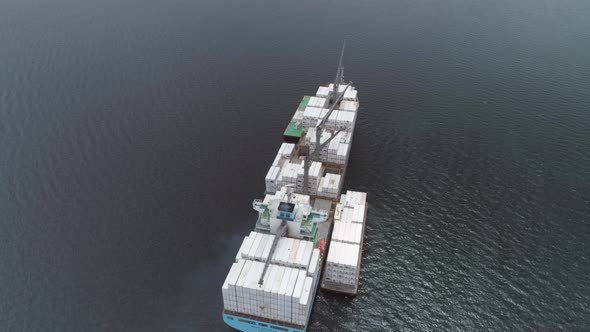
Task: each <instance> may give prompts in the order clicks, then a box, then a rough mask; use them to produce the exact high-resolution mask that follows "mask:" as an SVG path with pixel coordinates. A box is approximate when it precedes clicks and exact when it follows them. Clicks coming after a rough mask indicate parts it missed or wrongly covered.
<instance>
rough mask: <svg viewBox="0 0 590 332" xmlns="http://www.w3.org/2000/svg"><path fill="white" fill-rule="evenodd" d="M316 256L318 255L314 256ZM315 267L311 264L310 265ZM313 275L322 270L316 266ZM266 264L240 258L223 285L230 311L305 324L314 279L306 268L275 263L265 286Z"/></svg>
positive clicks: (267, 270) (224, 298) (224, 302)
mask: <svg viewBox="0 0 590 332" xmlns="http://www.w3.org/2000/svg"><path fill="white" fill-rule="evenodd" d="M313 256H314V257H315V256H316V254H315V253H314V254H313ZM310 266H311V265H310ZM312 269H315V270H314V271H311V272H312V274H313V273H316V275H317V270H318V269H319V268H318V267H317V266H313V267H312ZM263 272H264V263H262V262H256V261H251V260H244V259H240V260H239V261H238V262H237V263H233V264H232V267H231V268H230V271H229V273H228V275H227V278H226V280H225V282H224V283H223V286H222V295H223V304H224V308H225V309H226V310H230V311H233V312H239V313H244V314H248V315H253V316H257V317H262V318H267V319H272V320H277V321H283V322H287V323H291V324H297V325H305V324H306V321H307V317H308V316H309V312H310V310H311V303H312V298H311V296H312V295H313V289H312V287H313V285H314V284H315V283H314V282H313V281H314V279H313V278H312V277H309V276H308V274H310V271H308V270H307V267H306V269H299V268H292V267H286V266H279V265H274V264H271V265H269V266H268V268H267V269H266V273H265V274H264V278H263V279H262V284H260V283H259V282H260V277H261V276H262V273H263Z"/></svg>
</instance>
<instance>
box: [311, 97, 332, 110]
mask: <svg viewBox="0 0 590 332" xmlns="http://www.w3.org/2000/svg"><path fill="white" fill-rule="evenodd" d="M327 102H328V99H326V98H320V97H310V98H309V102H308V103H307V106H308V107H309V106H311V107H319V108H324V107H326V105H327Z"/></svg>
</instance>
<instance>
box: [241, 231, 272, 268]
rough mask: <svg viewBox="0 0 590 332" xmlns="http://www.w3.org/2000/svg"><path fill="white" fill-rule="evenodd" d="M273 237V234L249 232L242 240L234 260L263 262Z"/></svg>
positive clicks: (269, 249) (266, 257)
mask: <svg viewBox="0 0 590 332" xmlns="http://www.w3.org/2000/svg"><path fill="white" fill-rule="evenodd" d="M274 239H275V236H274V234H264V233H258V232H250V235H248V236H246V237H245V238H244V240H243V241H242V245H241V246H240V250H238V254H237V255H236V262H237V261H239V260H240V259H250V260H255V261H260V262H265V261H266V260H267V259H268V256H269V255H270V251H271V249H272V244H273V242H274Z"/></svg>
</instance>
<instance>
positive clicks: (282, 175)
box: [276, 161, 303, 189]
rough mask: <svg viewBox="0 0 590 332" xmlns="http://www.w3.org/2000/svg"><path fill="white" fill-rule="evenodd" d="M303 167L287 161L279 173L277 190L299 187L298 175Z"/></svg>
mask: <svg viewBox="0 0 590 332" xmlns="http://www.w3.org/2000/svg"><path fill="white" fill-rule="evenodd" d="M302 166H303V165H301V164H296V163H293V162H291V161H285V162H284V163H283V166H282V167H281V171H280V172H279V176H278V178H277V180H276V183H277V189H280V188H281V187H283V186H288V185H293V186H294V187H297V174H298V173H299V169H300V168H301V167H302Z"/></svg>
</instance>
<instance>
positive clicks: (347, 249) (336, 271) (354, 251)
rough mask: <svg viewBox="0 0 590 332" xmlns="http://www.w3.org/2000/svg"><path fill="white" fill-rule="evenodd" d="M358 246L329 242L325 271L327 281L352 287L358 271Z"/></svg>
mask: <svg viewBox="0 0 590 332" xmlns="http://www.w3.org/2000/svg"><path fill="white" fill-rule="evenodd" d="M359 258H360V245H358V244H350V243H343V242H338V241H331V244H330V252H329V253H328V258H327V264H326V269H325V272H324V273H325V278H326V280H328V281H331V282H335V283H340V284H345V285H354V284H355V283H356V277H357V272H358V269H359V264H358V263H359Z"/></svg>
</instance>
